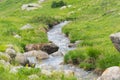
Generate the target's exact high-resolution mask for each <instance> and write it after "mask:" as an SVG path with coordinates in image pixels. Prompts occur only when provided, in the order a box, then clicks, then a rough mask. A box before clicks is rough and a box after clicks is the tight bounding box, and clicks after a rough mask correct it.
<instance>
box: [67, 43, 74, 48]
mask: <svg viewBox="0 0 120 80" xmlns="http://www.w3.org/2000/svg"><path fill="white" fill-rule="evenodd" d="M68 47H70V48H73V47H76V45H75V44H74V43H70V44H69V45H68Z"/></svg>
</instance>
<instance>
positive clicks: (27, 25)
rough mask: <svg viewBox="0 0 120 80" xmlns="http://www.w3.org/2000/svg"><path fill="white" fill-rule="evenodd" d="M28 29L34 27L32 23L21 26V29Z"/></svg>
mask: <svg viewBox="0 0 120 80" xmlns="http://www.w3.org/2000/svg"><path fill="white" fill-rule="evenodd" d="M27 29H33V27H32V26H31V25H30V24H26V25H24V26H23V27H21V28H20V30H27Z"/></svg>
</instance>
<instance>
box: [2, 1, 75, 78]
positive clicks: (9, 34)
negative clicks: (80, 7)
mask: <svg viewBox="0 0 120 80" xmlns="http://www.w3.org/2000/svg"><path fill="white" fill-rule="evenodd" d="M32 2H37V0H32V1H31V0H3V1H1V2H0V37H1V38H0V51H4V50H5V49H6V45H7V44H13V45H14V46H15V49H16V50H17V51H22V52H23V51H24V46H25V45H26V44H30V43H43V42H48V40H47V35H46V33H45V32H44V31H43V27H47V24H48V23H47V22H54V21H55V20H56V19H57V20H58V19H59V20H61V19H65V18H66V17H65V16H66V12H68V11H69V10H60V9H59V8H55V9H52V8H51V3H52V0H48V1H46V2H44V3H42V4H41V5H42V8H39V9H36V10H33V11H22V10H21V6H22V5H23V4H25V3H32ZM41 16H42V17H41ZM51 17H52V18H51ZM50 19H54V20H53V21H49V20H50ZM27 23H29V24H31V25H32V26H33V27H34V29H33V30H24V31H21V30H20V28H21V27H22V26H24V25H25V24H27ZM13 33H16V34H19V35H20V36H21V37H22V38H21V39H16V38H14V37H13ZM36 70H37V69H30V70H29V69H27V68H23V69H20V70H19V71H18V73H17V74H11V73H9V72H10V69H9V67H8V68H6V67H5V66H3V65H1V64H0V79H1V80H22V79H25V80H29V79H28V76H29V75H31V74H36V75H38V76H39V78H38V79H34V80H56V79H57V80H58V79H60V80H76V79H75V78H74V77H72V76H71V77H65V76H64V75H62V73H59V74H58V73H57V74H56V73H55V74H53V75H52V76H45V75H43V74H41V72H40V70H37V71H36ZM60 74H61V75H60ZM58 75H59V76H58ZM3 76H4V77H3Z"/></svg>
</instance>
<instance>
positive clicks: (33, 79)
mask: <svg viewBox="0 0 120 80" xmlns="http://www.w3.org/2000/svg"><path fill="white" fill-rule="evenodd" d="M28 78H29V79H30V80H36V79H39V76H38V75H36V74H32V75H30V76H28Z"/></svg>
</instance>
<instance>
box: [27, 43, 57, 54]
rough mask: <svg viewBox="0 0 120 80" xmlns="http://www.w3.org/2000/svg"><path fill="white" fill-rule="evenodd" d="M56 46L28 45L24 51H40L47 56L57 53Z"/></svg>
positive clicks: (44, 44) (51, 44)
mask: <svg viewBox="0 0 120 80" xmlns="http://www.w3.org/2000/svg"><path fill="white" fill-rule="evenodd" d="M58 49H59V48H58V46H57V45H55V44H54V43H42V44H28V45H26V47H25V50H26V51H31V50H42V51H45V52H47V53H48V54H51V53H54V52H56V51H58Z"/></svg>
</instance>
